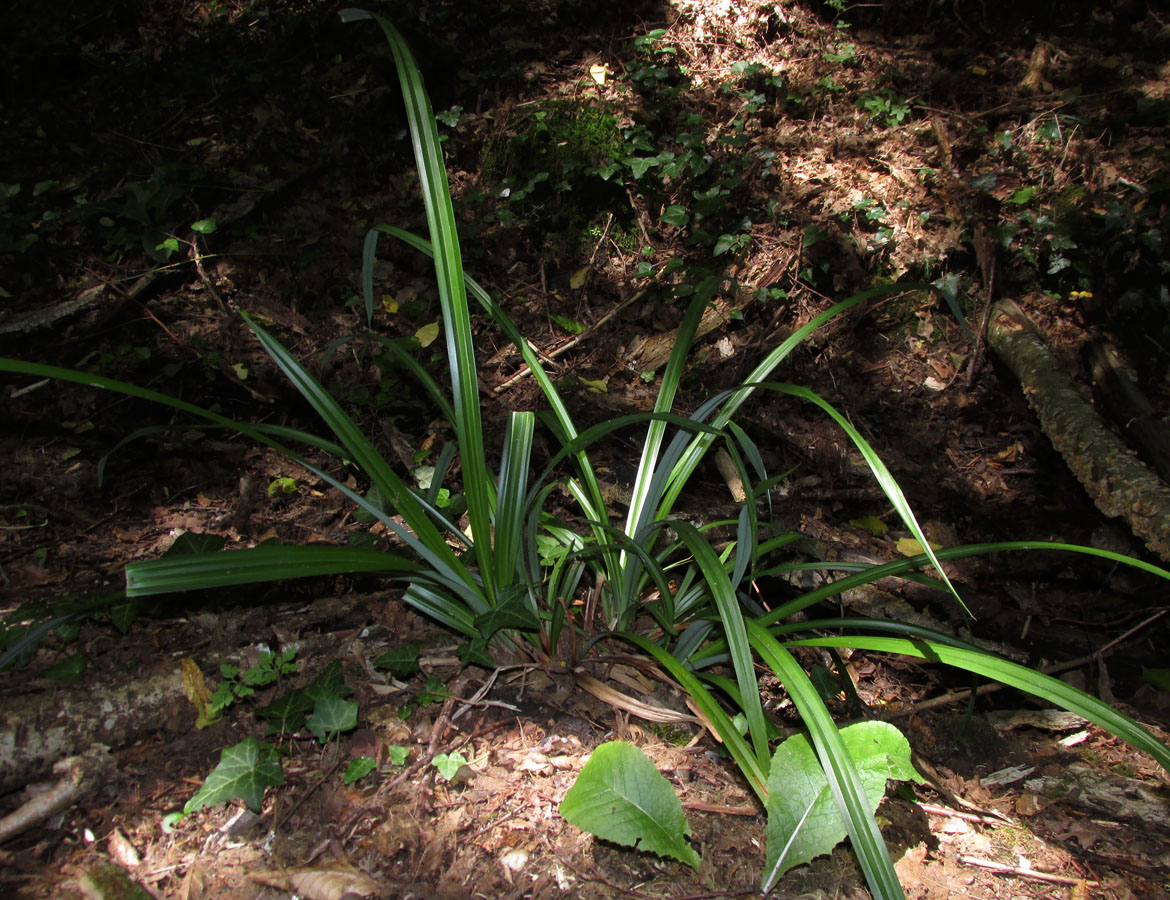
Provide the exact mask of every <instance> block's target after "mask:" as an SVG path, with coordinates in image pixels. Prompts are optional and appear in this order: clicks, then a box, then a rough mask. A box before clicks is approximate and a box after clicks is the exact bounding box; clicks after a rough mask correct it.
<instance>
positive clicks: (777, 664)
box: [745, 620, 906, 900]
mask: <svg viewBox="0 0 1170 900" xmlns="http://www.w3.org/2000/svg"><path fill="white" fill-rule="evenodd" d="M745 624H746V625H747V629H748V634H749V635H750V637H751V641H752V646H753V647H754V648H755V650H756V652H757V653H759V655H760V659H762V660H763V661H764V663H765V664H766V665H767V666H768V668H770V669H771V670H772V671H773V672H775V673H776V675H777V676H778V677H779V678H780V682H781V683H782V684H783V685H784V688H785V689H786V690H787V691H788V695H789V696H790V697H791V698H792V702H793V704H794V705H795V706H796V710H797V712H799V713H800V717H801V719H802V720H803V721H804V724H805V726H806V727H807V728H808V733H809V737H810V738H811V739H812V745H813V747H814V748H815V749H816V752H817V760H818V761H819V762H820V764H821V768H822V769H823V770H824V773H825V777H826V778H827V779H828V783H829V790H830V792H831V793H832V795H833V799H834V801H835V802H836V804H837V809H838V810H839V811H840V813H841V816H842V818H843V820H844V821H845V827H846V828H847V829H848V831H849V840H850V842H851V843H852V845H853V852H854V853H855V854H856V855H857V861H858V863H859V864H860V865H861V871H862V872H864V873H865V880H866V883H867V884H868V885H869V889H870V891H871V892H872V893H873V895H874V898H875V900H903V898H904V897H905V896H906V895H905V893H904V892H903V891H902V885H901V883H900V882H899V881H898V874H897V872H895V871H894V864H893V863H892V862H891V861H890V853H889V850H888V849H887V847H886V842H885V840H884V839H883V838H882V834H881V831H880V830H879V829H878V825H877V821H876V820H875V819H874V817H873V814H872V813H871V812H870V811H869V809H868V808H867V807H868V804H869V797H868V796H867V794H866V790H865V784H864V782H863V781H862V779H861V775H860V774H858V771H857V767H856V766H855V765H854V764H853V757H852V756H851V755H850V753H849V750H848V749H847V748H846V746H845V741H844V740H842V738H841V732H840V731H839V730H838V728H837V725H836V723H834V722H833V719H832V717H831V716H830V715H829V711H828V710H827V709H825V704H824V703H823V702H822V701H821V698H820V697H818V696H817V693H816V690H815V689H814V688H813V686H812V682H811V681H809V678H808V676H807V675H806V674H805V672H804V669H802V668H801V667H800V664H799V663H798V662H797V661H796V659H795V658H794V657H793V656H792V654H791V653H790V652H789V651H788V650H787V649H786V648H784V647H782V646H780V644H779V643H778V642H777V641H776V639H775V638H773V637H772V636H771V635H770V634H769V633H768V632H767V631H765V630H764V629H763V628H761V627H760V626H759V625H757V624H756V623H755V622H752V621H750V620H749V621H748V622H746V623H745Z"/></svg>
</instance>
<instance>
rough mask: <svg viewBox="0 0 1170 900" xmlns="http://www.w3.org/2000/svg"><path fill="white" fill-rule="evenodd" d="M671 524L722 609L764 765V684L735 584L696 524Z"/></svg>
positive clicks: (755, 744)
mask: <svg viewBox="0 0 1170 900" xmlns="http://www.w3.org/2000/svg"><path fill="white" fill-rule="evenodd" d="M669 524H670V527H671V528H673V529H674V532H675V534H677V535H678V536H679V539H680V540H681V541H682V542H683V543H684V544H686V546H687V549H688V550H690V551H691V553H692V554H693V555H694V557H695V564H696V565H697V566H698V567H699V571H700V572H701V573H702V576H703V580H704V581H705V582H706V585H707V588H708V589H709V590H710V591H711V596H712V598H713V599H714V601H715V608H716V609H717V610H718V611H719V621H720V622H722V624H723V634H724V637H725V638H726V640H727V647H728V651H729V652H730V654H731V664H732V667H733V668H734V669H735V679H736V681H737V682H738V683H739V691H740V695H741V699H742V701H743V702H742V703H741V706H742V707H743V712H744V716H745V718H746V719H747V724H748V729H749V732H750V736H751V739H752V747H753V748H755V751H756V759H757V760H758V761H759V763H760V766H761V768H762V767H764V766H766V765H767V761H768V755H769V754H768V732H767V728H766V727H765V725H764V709H763V706H762V705H761V703H760V687H759V684H758V683H757V682H756V672H755V662H754V660H753V658H752V651H751V647H750V646H749V645H748V635H747V631H746V630H745V628H744V619H743V613H742V611H741V610H740V606H739V600H738V598H736V596H735V588H734V587H733V586H732V584H731V581H730V579H729V578H728V577H727V571H726V569H724V567H723V563H722V562H721V561H720V559H719V557H718V555H717V554H716V553H715V549H714V548H713V547H712V546H711V544H710V543H709V542H708V541H707V539H706V538H705V537H703V535H702V534H701V533H700V532H699V530H698V529H697V528H695V526H694V525H691V524H690V523H689V522H684V521H681V520H675V519H672V520H670V522H669Z"/></svg>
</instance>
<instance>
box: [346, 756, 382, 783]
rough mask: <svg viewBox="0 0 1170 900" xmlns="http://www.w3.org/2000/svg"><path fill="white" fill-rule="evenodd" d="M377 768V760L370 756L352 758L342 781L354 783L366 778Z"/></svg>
mask: <svg viewBox="0 0 1170 900" xmlns="http://www.w3.org/2000/svg"><path fill="white" fill-rule="evenodd" d="M376 768H378V762H377V760H374V759H370V757H368V756H359V757H358V758H357V759H351V760H350V761H349V765H348V766H346V767H345V777H344V778H343V779H342V781H344V782H345V783H346V784H353V783H354V782H355V781H359V780H360V779H362V778H365V777H366V776H367V775H369V774H370V773H371V772H372V771H374V769H376Z"/></svg>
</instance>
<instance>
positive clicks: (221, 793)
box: [183, 737, 284, 815]
mask: <svg viewBox="0 0 1170 900" xmlns="http://www.w3.org/2000/svg"><path fill="white" fill-rule="evenodd" d="M282 784H284V772H283V771H281V768H280V757H279V755H278V752H277V750H276V748H275V747H270V746H268V745H267V744H261V743H260V742H259V741H258V740H256V738H254V737H249V738H245V739H244V740H242V741H240V743H238V744H236V745H235V746H234V747H227V748H225V749H224V750H223V752H221V753H220V755H219V765H218V766H216V767H215V770H214V771H213V772H212V773H211V774H210V775H208V776H207V780H206V781H205V782H203V787H201V788H200V789H199V790H198V791H196V792H195V796H194V797H192V798H191V799H190V800H188V801H187V805H186V806H184V807H183V814H184V815H190V814H191V813H193V812H195V811H196V810H200V809H202V808H203V807H205V806H214V805H215V804H217V803H224V802H226V801H228V800H236V799H240V800H243V801H244V802H245V803H247V804H248V807H249V809H251V810H252V811H253V812H259V811H260V804H261V803H262V802H263V801H264V792H265V791H266V790H267V789H268V788H270V787H277V786H279V785H282Z"/></svg>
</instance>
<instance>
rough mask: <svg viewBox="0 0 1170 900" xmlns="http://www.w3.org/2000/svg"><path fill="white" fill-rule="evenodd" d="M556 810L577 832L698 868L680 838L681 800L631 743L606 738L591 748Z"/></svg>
mask: <svg viewBox="0 0 1170 900" xmlns="http://www.w3.org/2000/svg"><path fill="white" fill-rule="evenodd" d="M560 812H561V815H562V816H564V817H565V819H567V820H568V821H569V822H571V823H573V824H574V825H576V826H577V827H578V828H580V829H581V830H582V831H588V832H589V833H590V834H595V835H597V836H598V837H600V838H603V839H605V840H607V841H613V842H614V843H615V844H622V845H624V846H626V847H636V848H637V849H639V850H644V851H647V852H649V853H655V854H657V855H659V856H670V857H673V858H674V859H677V860H679V861H680V862H684V863H686V864H687V865H688V866H690V867H691V868H693V869H695V870H698V868H699V862H700V860H699V854H698V853H697V852H696V851H695V849H694V848H693V847H691V846H690V845H689V844H688V843H687V841H686V837H687V835H689V834H690V826H689V825H688V824H687V820H686V816H685V815H684V814H683V809H682V804H681V803H680V802H679V799H678V797H677V796H675V793H674V791H673V790H672V789H671V787H670V782H669V781H667V780H666V779H665V778H663V777H662V775H661V774H660V773H659V771H658V770H657V769H656V768H654V763H652V762H651V761H650V760H649V759H647V758H646V755H645V754H644V753H643V752H642V751H641V750H639V749H638V748H637V747H635V746H633V745H632V744H627V743H625V742H623V741H610V742H609V743H606V744H602V745H601V746H600V747H598V748H597V749H596V750H594V751H593V754H592V755H591V756H590V757H589V762H587V763H586V764H585V767H584V768H583V769H582V770H581V774H580V775H578V776H577V781H576V782H575V783H574V784H573V786H572V787H571V788H569V792H568V793H567V794H565V798H564V799H563V800H562V801H561V806H560Z"/></svg>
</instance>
